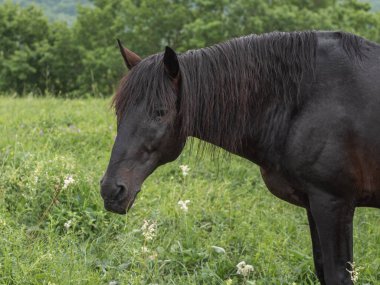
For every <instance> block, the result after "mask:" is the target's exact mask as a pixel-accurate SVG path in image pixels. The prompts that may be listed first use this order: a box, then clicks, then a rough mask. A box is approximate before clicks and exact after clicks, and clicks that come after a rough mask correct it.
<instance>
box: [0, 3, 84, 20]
mask: <svg viewBox="0 0 380 285" xmlns="http://www.w3.org/2000/svg"><path fill="white" fill-rule="evenodd" d="M4 2H6V0H0V3H4ZM13 2H16V3H20V4H21V5H22V6H27V5H32V4H35V5H38V6H40V7H41V8H42V9H43V10H44V12H45V14H46V15H47V16H48V18H49V19H50V20H54V21H55V20H64V21H66V22H69V23H72V22H73V21H74V20H75V17H76V8H77V6H78V5H88V4H89V2H90V1H89V0H13Z"/></svg>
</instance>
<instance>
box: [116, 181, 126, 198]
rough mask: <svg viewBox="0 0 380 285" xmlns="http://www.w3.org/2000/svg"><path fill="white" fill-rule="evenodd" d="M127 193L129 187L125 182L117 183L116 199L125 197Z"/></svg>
mask: <svg viewBox="0 0 380 285" xmlns="http://www.w3.org/2000/svg"><path fill="white" fill-rule="evenodd" d="M126 193H127V188H126V187H125V185H124V184H117V190H116V193H115V199H116V200H120V199H122V198H124V197H123V196H124V195H125V194H126Z"/></svg>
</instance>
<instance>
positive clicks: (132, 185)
mask: <svg viewBox="0 0 380 285" xmlns="http://www.w3.org/2000/svg"><path fill="white" fill-rule="evenodd" d="M119 46H120V50H121V53H122V55H123V57H124V60H125V63H126V65H127V67H128V68H129V69H130V72H129V73H128V75H127V76H126V77H125V78H124V79H123V81H122V83H121V84H120V88H119V91H118V93H117V94H116V96H115V98H114V105H115V109H116V114H117V120H118V128H117V136H116V139H115V143H114V146H113V149H112V153H111V159H110V162H109V165H108V168H107V171H106V173H105V175H104V177H103V179H102V180H101V195H102V197H103V199H104V206H105V208H106V209H107V210H109V211H112V212H116V213H119V214H125V213H126V211H127V210H128V209H129V208H130V207H131V206H132V204H133V202H134V200H135V198H136V195H137V193H138V192H139V191H140V188H141V185H142V183H143V182H144V180H145V179H146V178H147V177H148V176H149V175H150V174H151V173H152V172H153V171H154V170H155V169H156V168H157V167H158V166H160V165H162V164H164V163H167V162H170V161H173V160H175V159H176V158H177V157H178V155H179V154H180V153H181V151H182V149H183V146H184V143H185V138H184V137H183V136H181V135H180V132H179V125H180V121H179V116H178V106H179V102H178V100H179V98H178V89H179V88H178V84H179V78H180V75H179V74H180V73H179V63H178V59H177V55H176V53H175V52H174V51H173V50H171V49H170V48H166V50H165V53H164V54H158V55H154V56H151V57H148V58H146V59H144V60H141V59H140V57H139V56H137V55H136V54H135V53H133V52H131V51H129V50H128V49H125V48H123V47H122V46H121V44H120V42H119Z"/></svg>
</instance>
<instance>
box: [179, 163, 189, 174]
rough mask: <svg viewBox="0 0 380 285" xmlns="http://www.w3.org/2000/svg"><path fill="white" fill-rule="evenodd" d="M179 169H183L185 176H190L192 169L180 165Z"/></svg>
mask: <svg viewBox="0 0 380 285" xmlns="http://www.w3.org/2000/svg"><path fill="white" fill-rule="evenodd" d="M179 168H181V170H182V175H183V176H187V175H188V174H189V171H190V167H189V166H188V165H180V166H179Z"/></svg>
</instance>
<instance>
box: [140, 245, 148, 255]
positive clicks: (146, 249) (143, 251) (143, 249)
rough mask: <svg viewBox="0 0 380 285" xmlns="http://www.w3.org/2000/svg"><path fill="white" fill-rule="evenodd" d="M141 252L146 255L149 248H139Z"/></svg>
mask: <svg viewBox="0 0 380 285" xmlns="http://www.w3.org/2000/svg"><path fill="white" fill-rule="evenodd" d="M141 252H142V253H147V252H149V248H147V247H146V246H142V247H141Z"/></svg>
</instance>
